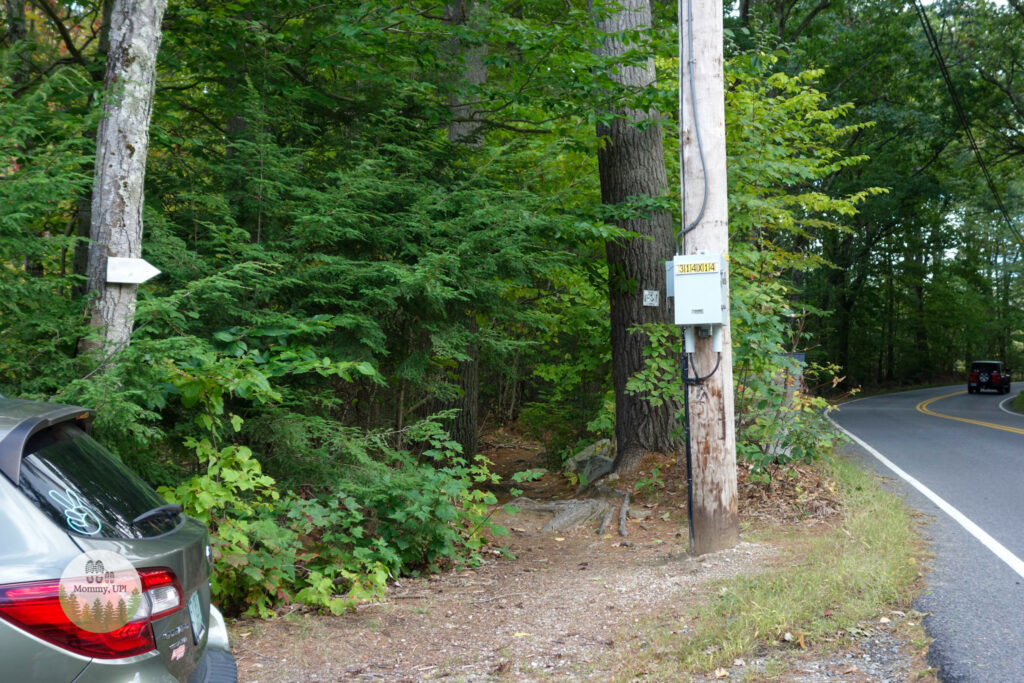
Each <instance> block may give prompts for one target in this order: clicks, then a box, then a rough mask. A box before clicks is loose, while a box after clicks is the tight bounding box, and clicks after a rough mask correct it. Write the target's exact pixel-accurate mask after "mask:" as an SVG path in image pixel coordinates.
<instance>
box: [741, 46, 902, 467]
mask: <svg viewBox="0 0 1024 683" xmlns="http://www.w3.org/2000/svg"><path fill="white" fill-rule="evenodd" d="M778 61H779V60H778V57H777V56H775V55H766V54H763V53H749V54H743V55H739V56H737V57H736V58H734V59H733V60H731V61H730V62H729V68H728V70H727V78H728V79H729V81H730V88H729V89H728V93H727V96H726V102H727V105H726V107H727V109H726V111H727V124H728V125H727V131H728V134H727V142H728V145H729V150H730V156H731V158H733V159H735V162H734V163H732V164H730V166H729V186H730V190H731V191H730V196H729V200H730V207H729V213H730V231H731V246H730V255H729V256H730V261H729V270H730V284H731V287H730V304H731V323H732V329H731V333H732V342H733V365H734V380H735V384H736V386H735V397H736V429H737V454H738V456H739V457H741V458H742V459H743V460H744V461H746V462H747V463H748V464H749V465H750V467H751V472H752V474H753V476H754V477H755V478H757V479H761V480H762V481H765V482H768V481H770V479H771V477H772V476H773V473H774V471H775V470H776V468H777V467H778V466H780V465H784V464H785V463H788V462H793V461H798V462H807V461H810V460H811V459H813V458H816V457H819V456H821V455H822V454H824V453H826V452H828V451H829V450H830V449H831V447H832V445H833V443H834V442H835V440H836V438H837V436H836V434H835V433H834V431H833V430H832V428H831V427H830V425H829V424H828V422H827V420H826V419H825V418H824V412H825V411H826V410H827V408H828V404H827V403H826V402H825V400H824V399H823V398H821V397H818V396H816V395H815V392H814V389H816V388H817V387H814V386H813V382H814V380H815V379H818V380H819V381H820V382H821V383H825V382H827V381H828V380H830V379H831V378H832V377H833V376H834V375H835V374H836V373H837V372H840V371H841V369H840V368H837V367H835V366H831V365H829V366H823V367H820V368H818V367H806V366H805V364H804V363H803V362H801V361H799V360H797V358H796V356H794V355H793V353H792V352H794V351H797V350H799V349H800V348H801V345H803V344H806V343H807V342H808V340H807V335H806V334H805V332H804V330H805V326H806V319H807V318H808V316H816V315H820V314H821V313H822V312H821V311H819V310H817V309H815V308H814V307H813V306H810V305H808V304H807V303H806V302H803V301H801V300H800V297H799V288H798V287H797V285H796V283H795V279H796V278H799V277H802V274H803V273H805V272H808V271H813V270H815V269H821V268H823V267H824V268H828V267H829V264H827V263H826V262H825V261H824V260H823V259H822V258H821V256H820V254H818V253H817V252H816V251H815V250H814V249H813V246H814V242H815V240H816V239H819V238H820V236H821V235H827V234H829V233H844V232H847V231H848V230H849V228H848V227H847V226H846V225H845V224H844V223H843V222H842V221H844V220H849V218H850V217H851V216H854V215H855V214H856V212H857V205H858V204H860V203H862V202H864V201H865V200H866V199H867V198H869V197H871V196H874V195H878V194H881V193H882V192H883V190H881V189H879V188H866V189H859V190H857V191H855V192H852V193H850V194H849V195H847V196H845V197H838V198H836V197H831V196H829V195H828V194H826V193H824V192H822V191H820V190H819V189H816V183H820V181H822V180H823V179H825V178H828V177H830V176H831V175H833V174H835V173H838V172H840V171H841V170H843V169H846V168H849V167H851V166H853V165H856V164H861V163H863V162H864V161H866V158H865V157H864V156H849V155H846V154H844V153H843V152H842V151H841V149H840V144H841V142H842V141H843V140H844V139H847V138H849V137H850V136H855V135H857V134H858V133H859V132H861V131H863V130H864V129H865V128H866V127H867V125H868V124H863V123H862V124H853V125H841V124H840V121H841V119H842V117H843V116H844V115H845V114H847V113H848V112H849V110H850V107H849V106H848V105H847V106H839V107H829V106H827V102H826V98H825V95H824V94H822V93H821V92H819V91H817V90H815V89H814V88H813V83H814V81H815V80H816V79H817V78H818V77H820V75H821V73H820V72H815V71H809V72H804V73H802V74H799V75H797V76H788V75H786V74H784V73H780V72H778V71H774V68H775V67H776V65H777V64H778ZM805 380H806V381H811V382H812V384H811V390H810V391H808V390H807V389H806V387H805V385H804V381H805Z"/></svg>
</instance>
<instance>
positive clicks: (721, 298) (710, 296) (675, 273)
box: [665, 254, 729, 326]
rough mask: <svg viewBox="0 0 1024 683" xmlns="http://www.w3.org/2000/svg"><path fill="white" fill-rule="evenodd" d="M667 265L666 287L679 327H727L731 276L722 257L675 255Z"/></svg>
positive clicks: (718, 255)
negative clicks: (728, 286) (728, 274)
mask: <svg viewBox="0 0 1024 683" xmlns="http://www.w3.org/2000/svg"><path fill="white" fill-rule="evenodd" d="M670 264H671V265H670ZM665 265H666V270H669V268H671V273H666V275H668V274H671V277H670V278H668V283H667V284H668V294H669V296H671V297H672V299H673V308H674V311H675V313H674V315H675V324H676V325H683V326H706V325H724V324H728V316H729V312H728V311H727V310H726V302H727V301H728V300H729V295H728V290H727V282H728V280H727V277H728V276H727V273H726V268H725V259H724V258H723V257H722V255H721V254H688V255H682V254H676V256H674V257H673V258H672V260H671V261H668V262H666V264H665Z"/></svg>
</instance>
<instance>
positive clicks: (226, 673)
mask: <svg viewBox="0 0 1024 683" xmlns="http://www.w3.org/2000/svg"><path fill="white" fill-rule="evenodd" d="M237 681H238V667H237V666H236V665H235V658H234V657H232V656H231V653H230V652H225V651H223V650H207V651H206V653H205V654H203V658H202V659H201V660H199V666H197V667H196V670H195V671H193V672H192V675H191V676H190V677H189V679H188V683H237Z"/></svg>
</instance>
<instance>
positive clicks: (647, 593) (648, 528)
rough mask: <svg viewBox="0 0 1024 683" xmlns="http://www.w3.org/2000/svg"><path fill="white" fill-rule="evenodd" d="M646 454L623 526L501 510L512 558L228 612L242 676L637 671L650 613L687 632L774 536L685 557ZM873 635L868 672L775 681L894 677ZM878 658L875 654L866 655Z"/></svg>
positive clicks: (797, 674) (811, 663)
mask: <svg viewBox="0 0 1024 683" xmlns="http://www.w3.org/2000/svg"><path fill="white" fill-rule="evenodd" d="M499 446H500V444H499ZM537 455H538V453H537V449H535V448H531V447H529V446H527V445H522V444H520V445H518V446H517V447H511V448H504V449H503V448H500V447H499V448H494V447H493V445H492V451H491V454H490V457H492V459H493V460H495V463H496V465H495V466H496V468H497V469H499V470H508V469H512V470H513V471H515V470H517V469H525V468H526V467H529V466H535V465H536V464H537V463H536V458H537ZM654 464H655V465H660V466H661V468H662V469H661V472H662V480H663V481H665V482H667V483H668V485H667V486H666V487H665V488H664V489H660V490H658V491H657V492H656V493H655V495H651V496H648V497H647V498H646V500H645V499H644V498H641V501H640V502H639V503H635V504H634V505H633V506H631V510H632V511H633V514H634V515H635V516H636V517H641V518H642V519H636V518H634V519H630V520H629V521H628V522H627V529H628V536H627V537H625V538H623V537H621V536H619V534H618V533H617V532H616V531H615V529H614V525H613V527H612V528H611V530H610V532H609V533H606V534H605V535H602V536H598V535H595V533H594V529H593V528H591V527H589V526H588V527H586V528H578V529H574V530H571V531H564V532H556V533H542V532H541V531H540V528H541V527H542V526H543V525H544V524H545V523H546V522H547V521H548V520H549V519H550V515H545V514H540V513H529V512H521V513H519V514H517V515H515V516H514V517H508V516H506V515H505V514H504V513H503V512H500V513H498V514H497V515H496V521H498V522H500V523H502V524H503V525H505V526H506V527H508V528H509V529H510V531H511V533H510V537H509V538H508V539H505V540H507V545H508V549H509V551H511V553H512V554H513V555H514V556H515V559H510V558H508V557H505V556H503V555H501V553H499V552H498V551H489V555H488V559H487V560H486V562H485V563H484V564H483V566H481V567H479V568H477V569H473V570H465V571H460V572H451V573H447V574H442V575H438V576H431V577H429V578H423V579H402V580H401V581H398V582H396V583H395V584H394V586H393V587H392V588H391V590H390V592H389V593H388V595H387V602H385V603H381V604H370V605H363V606H361V607H359V608H358V609H357V610H356V611H355V612H354V613H352V614H349V615H345V616H341V617H331V616H323V615H316V614H310V613H294V614H291V615H289V616H286V617H284V618H281V619H277V620H273V621H269V622H263V621H258V620H243V621H240V622H238V623H236V624H235V625H234V626H233V627H232V637H233V649H234V651H235V654H236V658H237V660H238V665H239V676H240V681H243V682H244V681H248V682H250V683H257V682H258V683H277V682H282V683H283V682H288V683H294V682H296V681H349V680H354V681H427V680H438V679H444V680H449V681H489V680H499V679H500V680H515V681H532V680H547V679H549V678H550V679H557V680H595V681H605V680H614V679H619V678H621V677H623V675H624V674H625V675H627V679H628V678H629V677H633V676H637V675H638V673H637V667H636V664H635V663H636V662H637V661H642V658H643V656H644V653H645V651H646V650H648V648H649V647H651V643H649V642H647V641H646V640H645V639H646V638H647V637H648V636H647V635H645V634H649V633H650V632H651V627H652V625H655V626H657V628H658V629H659V630H660V631H661V632H662V633H663V634H664V633H667V634H669V636H674V635H678V637H679V638H685V637H686V634H687V633H688V631H689V630H690V625H689V623H688V621H687V619H688V617H687V615H688V614H689V613H690V612H691V610H692V609H693V608H694V606H695V605H697V604H698V603H699V601H702V600H705V599H707V595H708V590H709V584H710V583H712V582H714V581H715V580H718V579H723V578H727V577H731V576H735V575H737V574H741V573H743V574H752V573H756V572H759V571H762V570H763V569H765V568H767V567H770V566H771V565H772V564H773V562H774V561H776V560H777V557H778V553H777V549H776V548H774V547H772V546H770V545H765V544H753V543H748V542H743V543H741V544H740V545H739V546H737V547H735V548H732V549H730V550H726V551H722V552H719V553H714V554H711V555H707V556H703V557H701V558H692V557H690V556H689V555H688V554H687V552H686V544H687V539H686V528H685V526H684V524H685V509H684V508H685V506H681V505H680V503H681V502H685V494H684V495H682V496H680V495H679V493H680V492H679V491H678V490H676V489H675V487H674V486H673V485H672V483H671V482H673V481H676V482H680V481H682V479H681V478H680V476H679V472H678V471H677V469H675V468H673V467H672V464H671V463H670V462H665V461H662V462H660V463H654ZM648 467H650V463H648ZM647 472H649V469H645V475H646V473H647ZM640 476H644V475H637V477H634V480H635V479H636V478H638V477H640ZM630 484H631V482H619V483H618V487H619V488H621V489H623V490H625V487H626V486H628V485H630ZM523 488H524V489H526V495H528V496H530V497H531V498H544V497H546V498H548V499H550V498H565V497H568V496H569V495H571V494H572V493H573V491H571V490H570V487H569V486H568V485H567V483H566V482H565V480H564V478H563V477H561V476H559V475H555V474H549V475H546V476H545V477H544V478H543V479H542V480H540V481H538V482H534V483H532V484H529V485H527V486H524V487H523ZM748 498H749V497H748ZM815 504H817V505H818V506H819V510H820V512H821V513H822V514H832V513H834V512H835V511H834V510H833V509H831V508H830V507H829V506H828V505H827V503H822V502H821V501H820V500H819V499H816V503H815ZM748 507H750V508H751V509H754V508H756V506H748ZM761 512H762V513H763V514H764V516H766V517H767V516H769V515H768V513H764V511H763V510H761ZM757 516H758V515H756V514H755V515H753V517H757ZM804 523H806V522H804ZM878 647H885V648H887V652H890V654H889V656H888V658H889V659H890V660H892V661H891V662H889V663H888V664H885V665H880V672H881V673H880V674H879V675H878V676H872V675H869V674H868V673H867V672H866V671H867V669H866V668H865V667H864V666H861V667H858V666H857V665H856V664H857V663H858V662H860V663H863V662H861V660H855V659H853V658H852V657H853V655H850V653H849V652H848V653H845V654H846V655H850V656H845V658H844V655H843V654H842V653H839V654H835V655H832V656H830V658H829V659H826V660H820V661H819V660H811V659H808V658H805V661H804V662H803V663H802V664H801V665H800V666H799V667H797V668H796V669H794V671H793V672H791V673H790V674H787V675H786V676H785V678H784V679H783V680H787V681H808V682H810V681H826V680H831V681H840V680H843V681H875V680H879V681H880V680H893V681H896V680H904V679H902V678H900V677H899V676H900V674H899V672H900V671H902V672H904V673H906V672H909V671H910V670H911V662H910V654H908V653H907V652H906V650H905V648H903V646H902V644H900V643H898V642H895V641H894V642H884V643H881V644H880V645H879V646H878ZM876 649H877V648H876ZM869 656H870V655H869ZM881 659H882V658H881V657H880V656H879V655H878V654H877V653H876V655H875V658H874V660H871V661H875V660H877V661H881ZM756 665H757V664H756V662H751V664H750V665H747V664H746V663H744V662H739V663H737V667H738V668H737V669H735V672H734V673H731V674H730V676H731V677H735V678H737V679H740V678H743V679H744V680H763V679H761V678H758V677H757V675H756V674H755V673H754V671H755V667H756ZM748 666H749V668H748ZM641 671H642V669H641ZM627 672H628V673H627ZM908 675H909V674H908ZM640 676H641V677H643V676H642V673H641V674H640ZM833 676H836V677H833ZM677 680H689V679H688V678H680V679H677Z"/></svg>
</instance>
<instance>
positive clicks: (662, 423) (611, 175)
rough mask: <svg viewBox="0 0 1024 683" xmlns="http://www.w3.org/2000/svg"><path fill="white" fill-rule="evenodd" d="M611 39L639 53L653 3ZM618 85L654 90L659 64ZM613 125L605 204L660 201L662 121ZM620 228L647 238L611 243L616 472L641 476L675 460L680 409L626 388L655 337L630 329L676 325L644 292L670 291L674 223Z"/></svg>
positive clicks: (642, 116) (620, 22)
mask: <svg viewBox="0 0 1024 683" xmlns="http://www.w3.org/2000/svg"><path fill="white" fill-rule="evenodd" d="M598 28H600V29H601V30H602V31H603V32H605V33H608V34H609V36H608V37H607V38H606V39H605V43H604V46H603V48H602V49H601V50H600V52H601V53H602V54H604V55H606V56H609V57H616V56H620V55H623V54H624V53H625V52H627V51H628V50H630V49H631V48H632V47H633V46H631V45H628V44H626V43H625V42H624V41H623V40H622V38H621V37H620V36H621V33H622V32H623V31H641V32H643V31H648V30H650V28H651V7H650V3H649V2H648V0H624V1H622V2H620V9H619V11H617V12H615V13H614V14H612V15H610V16H609V17H607V18H606V19H604V20H603V21H601V22H600V23H599V25H598ZM611 77H612V79H613V80H615V81H616V82H618V83H621V84H622V85H624V86H627V87H630V88H643V87H646V86H649V85H650V84H652V83H653V82H654V78H655V74H654V62H653V60H648V61H647V62H646V63H645V64H641V65H622V66H619V67H618V68H617V70H616V71H615V72H613V73H612V74H611ZM613 113H614V114H615V115H616V118H615V119H614V121H612V123H611V124H610V125H604V124H599V125H598V126H597V134H598V136H600V137H601V138H603V139H604V140H605V144H604V146H603V147H602V148H601V149H600V150H599V151H598V155H597V162H598V169H599V173H600V176H601V201H602V202H603V203H605V204H609V205H616V204H622V203H624V202H626V201H628V200H629V198H630V197H640V196H649V197H656V196H659V195H661V194H663V193H664V192H665V190H666V188H667V187H668V178H667V175H666V172H665V152H664V147H663V145H662V136H661V128H659V127H658V125H657V124H656V123H652V124H651V125H648V126H645V127H643V128H641V127H640V126H639V125H638V124H642V123H645V122H650V120H651V119H653V118H656V117H657V116H658V114H657V113H656V112H649V111H637V110H635V109H631V108H628V107H621V108H618V109H616V110H614V111H613ZM618 224H619V226H620V227H622V228H625V229H626V230H630V231H632V232H636V233H639V234H641V235H644V236H647V237H649V238H650V239H643V238H636V239H632V240H623V241H617V242H609V243H608V244H607V245H606V249H605V251H606V254H607V258H608V298H609V303H610V306H611V346H612V383H613V385H614V389H615V441H616V453H615V465H614V467H615V471H616V472H620V473H628V472H631V471H633V470H634V469H636V467H637V466H638V465H639V464H640V460H641V458H643V456H644V454H645V453H646V452H647V451H661V452H666V453H667V452H671V451H672V444H671V442H670V439H669V436H668V434H669V429H670V424H671V421H672V419H673V412H674V411H673V406H671V405H667V404H663V405H661V406H659V407H654V406H652V405H651V404H650V403H649V402H648V401H647V400H646V398H645V397H643V396H641V395H636V394H632V395H631V394H627V393H626V382H627V381H628V380H629V378H630V377H632V376H633V375H634V374H636V373H637V372H638V371H639V370H640V369H641V368H642V367H643V357H642V353H643V350H644V348H645V347H646V345H647V342H648V340H647V336H646V335H644V334H638V333H633V332H630V331H629V330H630V328H632V327H633V326H636V325H643V324H647V323H656V322H668V321H669V315H668V308H667V306H666V305H665V302H661V304H662V305H659V306H657V307H648V306H644V305H643V290H645V289H648V290H657V291H662V290H663V289H664V280H665V274H664V273H665V271H664V265H663V264H664V262H665V261H666V260H668V259H670V258H671V257H672V253H673V247H672V244H673V237H672V217H671V216H670V215H669V213H668V212H665V211H659V212H654V213H652V214H651V215H649V216H648V217H644V218H630V219H628V220H622V221H619V223H618Z"/></svg>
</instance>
